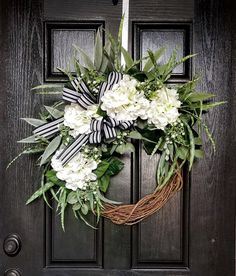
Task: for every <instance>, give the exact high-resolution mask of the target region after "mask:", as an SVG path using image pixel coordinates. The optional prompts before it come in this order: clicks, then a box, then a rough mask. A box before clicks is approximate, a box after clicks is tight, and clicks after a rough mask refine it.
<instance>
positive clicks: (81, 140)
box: [33, 72, 133, 165]
mask: <svg viewBox="0 0 236 276" xmlns="http://www.w3.org/2000/svg"><path fill="white" fill-rule="evenodd" d="M122 77H123V76H122V74H121V73H118V72H111V73H110V74H109V76H108V79H107V81H106V82H103V83H101V85H100V88H99V92H98V96H97V97H95V96H94V95H93V94H92V93H91V91H90V90H89V87H88V86H87V85H86V83H85V82H84V81H83V80H79V79H78V78H76V79H74V80H73V81H71V85H70V86H65V87H64V89H63V99H64V100H65V101H68V102H71V103H78V104H79V105H80V106H81V107H82V108H84V109H87V108H88V106H90V105H93V104H95V103H100V102H101V98H102V96H103V94H104V92H105V91H106V90H108V89H111V88H112V87H113V85H114V84H117V83H118V82H119V81H120V80H121V79H122ZM63 121H64V118H63V117H61V118H59V119H57V120H55V121H53V122H50V123H47V124H45V125H42V126H39V127H37V128H36V129H35V130H34V131H33V133H34V135H35V136H36V137H40V136H41V137H45V138H49V137H51V136H52V135H54V134H55V133H56V132H58V131H59V126H60V125H61V124H62V123H63ZM132 124H133V122H132V121H117V120H115V119H113V118H111V117H106V118H103V119H99V120H98V119H93V120H92V122H91V125H90V130H91V132H90V133H89V134H87V135H86V134H81V135H79V136H77V138H76V139H75V140H74V141H73V142H72V144H70V145H69V146H68V147H66V148H65V149H64V150H63V151H62V152H61V154H60V155H59V156H58V157H57V158H58V159H59V160H60V161H61V162H62V164H63V165H65V164H67V163H68V162H69V161H70V160H71V159H72V158H73V157H74V156H75V155H76V154H77V153H78V152H79V151H80V149H81V147H82V146H83V145H85V144H87V143H89V144H99V143H101V142H102V140H103V139H104V140H105V141H108V140H111V139H114V138H115V137H116V136H117V133H116V129H115V128H116V127H118V128H120V129H122V130H125V129H128V128H129V127H130V126H132Z"/></svg>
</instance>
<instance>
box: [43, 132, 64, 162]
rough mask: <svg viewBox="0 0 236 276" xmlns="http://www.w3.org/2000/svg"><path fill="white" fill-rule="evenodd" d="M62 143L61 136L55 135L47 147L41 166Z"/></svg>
mask: <svg viewBox="0 0 236 276" xmlns="http://www.w3.org/2000/svg"><path fill="white" fill-rule="evenodd" d="M60 143H61V136H60V135H59V136H57V137H55V138H54V139H53V140H52V141H51V142H50V143H49V145H48V146H47V147H46V149H45V151H44V153H43V155H42V157H41V161H40V166H42V165H43V164H45V163H46V162H47V159H48V158H49V157H50V156H51V155H52V154H53V153H54V152H55V151H56V150H57V148H58V147H59V146H60Z"/></svg>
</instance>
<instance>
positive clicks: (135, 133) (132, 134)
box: [128, 130, 143, 140]
mask: <svg viewBox="0 0 236 276" xmlns="http://www.w3.org/2000/svg"><path fill="white" fill-rule="evenodd" d="M128 137H130V138H131V139H137V140H142V138H143V136H142V134H140V133H139V132H138V131H137V130H133V131H131V132H130V133H129V135H128Z"/></svg>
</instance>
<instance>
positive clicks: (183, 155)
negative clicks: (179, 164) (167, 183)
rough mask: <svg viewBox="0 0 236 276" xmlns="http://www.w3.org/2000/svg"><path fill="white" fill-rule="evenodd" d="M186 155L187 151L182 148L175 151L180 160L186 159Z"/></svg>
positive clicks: (185, 148)
mask: <svg viewBox="0 0 236 276" xmlns="http://www.w3.org/2000/svg"><path fill="white" fill-rule="evenodd" d="M188 153H189V149H188V148H187V147H184V146H181V147H178V148H177V150H176V155H177V156H178V157H179V158H180V159H182V160H186V159H187V156H188Z"/></svg>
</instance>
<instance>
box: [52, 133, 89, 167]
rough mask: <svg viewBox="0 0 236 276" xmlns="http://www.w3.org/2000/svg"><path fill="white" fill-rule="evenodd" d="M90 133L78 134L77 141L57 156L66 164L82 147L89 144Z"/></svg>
mask: <svg viewBox="0 0 236 276" xmlns="http://www.w3.org/2000/svg"><path fill="white" fill-rule="evenodd" d="M87 142H88V135H86V134H81V135H79V136H77V138H76V139H75V141H74V142H73V143H72V144H70V145H69V146H68V147H66V148H65V149H64V150H63V151H62V152H61V153H60V154H59V155H58V157H57V159H58V160H59V161H61V163H62V165H63V166H65V165H66V164H67V163H68V162H69V161H70V160H71V159H72V158H73V157H74V156H75V155H76V154H77V153H78V152H79V151H80V149H81V148H82V146H83V145H85V144H87Z"/></svg>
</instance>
